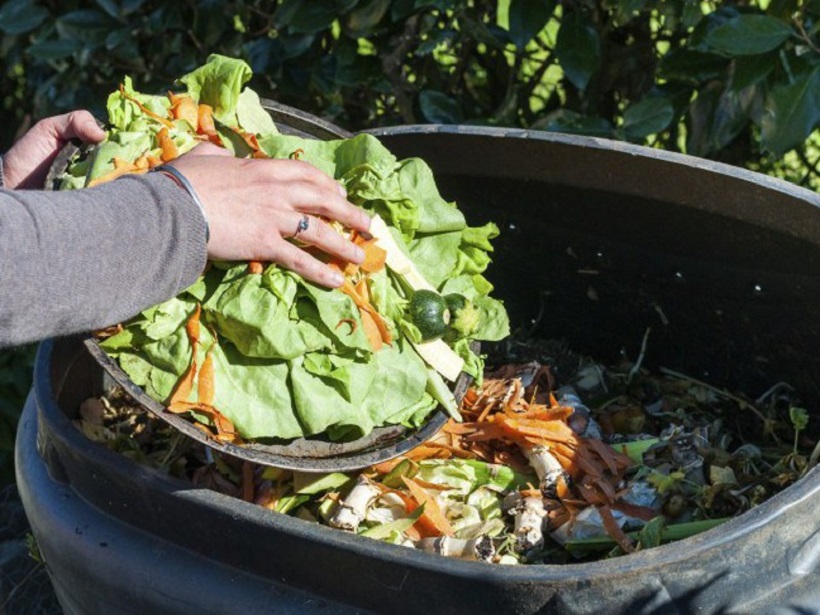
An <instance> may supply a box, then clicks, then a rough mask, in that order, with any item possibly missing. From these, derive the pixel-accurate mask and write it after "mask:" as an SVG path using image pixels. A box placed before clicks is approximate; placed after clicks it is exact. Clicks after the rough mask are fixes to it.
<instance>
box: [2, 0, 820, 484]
mask: <svg viewBox="0 0 820 615" xmlns="http://www.w3.org/2000/svg"><path fill="white" fill-rule="evenodd" d="M210 53H221V54H225V55H229V56H235V57H242V58H244V59H246V60H247V61H248V62H249V63H250V65H251V67H252V68H253V71H254V78H253V81H252V83H251V86H252V87H253V88H254V89H255V90H257V92H259V93H260V94H261V95H262V96H263V97H267V98H271V99H274V100H278V101H279V102H283V103H286V104H289V105H292V106H295V107H298V108H300V109H303V110H305V111H309V112H312V113H315V114H318V115H320V116H322V117H325V118H326V119H329V120H331V121H333V122H335V123H337V124H339V125H341V126H344V127H346V128H348V129H350V130H358V129H363V128H369V127H374V126H384V125H394V124H412V123H448V124H449V123H469V124H484V125H495V126H512V127H522V128H531V129H537V130H552V131H560V132H570V133H576V134H582V135H590V136H598V137H606V138H613V139H620V140H627V141H631V142H633V143H638V144H643V145H648V146H651V147H659V148H664V149H668V150H672V151H680V152H684V153H688V154H691V155H695V156H700V157H705V158H710V159H714V160H719V161H722V162H726V163H729V164H733V165H738V166H742V167H746V168H750V169H753V170H757V171H760V172H763V173H767V174H771V175H776V176H778V177H781V178H784V179H786V180H788V181H792V182H795V183H797V184H800V185H803V186H806V187H808V188H810V189H813V190H817V189H818V188H820V136H818V133H819V132H820V131H818V130H817V128H818V125H820V0H805V1H799V0H771V1H765V0H758V1H748V2H733V1H728V2H695V1H691V0H666V1H664V0H575V1H572V0H568V1H565V2H558V1H557V0H499V1H495V2H491V1H483V0H471V1H466V2H455V1H453V0H284V1H282V0H280V1H279V2H270V1H268V2H262V1H256V2H238V1H233V2H232V1H228V0H202V1H199V2H194V1H191V0H189V1H180V0H159V1H153V2H152V1H146V0H119V1H117V0H96V1H92V0H79V1H78V0H74V1H72V0H67V1H66V0H60V1H59V2H57V1H56V0H53V1H39V2H32V1H31V0H10V1H6V2H2V3H0V54H2V57H3V58H4V62H3V67H2V74H0V92H1V93H2V101H1V103H0V123H1V125H2V126H4V127H5V129H4V131H3V134H2V143H0V148H2V149H6V148H7V147H8V146H9V145H10V144H11V142H12V141H13V139H14V138H15V136H16V135H19V134H21V132H22V131H24V130H26V129H27V128H28V127H30V126H31V124H32V123H33V122H35V121H36V120H37V119H39V118H42V117H46V116H48V115H52V114H55V113H60V112H64V111H67V110H72V109H76V108H88V109H91V110H92V111H93V112H94V113H96V114H97V115H98V116H99V117H101V118H104V114H103V112H102V110H103V109H104V106H105V100H106V97H107V95H108V93H109V92H111V91H112V90H113V89H115V88H116V87H117V86H118V84H119V83H120V81H121V80H122V78H123V77H124V76H125V75H130V76H131V77H132V78H133V79H134V82H135V86H136V87H137V88H138V89H139V90H141V91H150V92H163V91H165V90H167V89H168V88H169V86H170V85H171V84H172V81H173V79H174V78H175V77H178V76H181V75H182V74H184V73H186V72H188V71H189V70H191V69H193V68H195V67H196V66H198V65H200V64H202V63H203V62H204V61H205V59H206V58H207V56H208V55H209V54H210ZM32 357H33V349H32V348H26V349H18V350H11V351H9V350H6V351H2V352H0V455H2V457H0V482H2V481H8V480H11V479H12V478H13V474H12V469H11V468H12V466H11V451H12V447H13V433H14V426H15V424H16V419H17V416H18V413H19V409H20V407H21V406H22V402H23V399H24V395H25V393H26V391H27V390H28V387H29V385H30V378H31V364H32V360H33V359H32Z"/></svg>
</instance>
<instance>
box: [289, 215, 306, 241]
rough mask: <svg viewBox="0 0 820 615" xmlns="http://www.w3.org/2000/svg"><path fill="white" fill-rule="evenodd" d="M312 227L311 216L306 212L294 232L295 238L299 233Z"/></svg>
mask: <svg viewBox="0 0 820 615" xmlns="http://www.w3.org/2000/svg"><path fill="white" fill-rule="evenodd" d="M308 228H310V218H309V217H308V216H307V214H305V215H304V216H302V219H301V220H299V224H297V225H296V230H295V231H294V233H293V236H294V238H295V237H298V236H299V233H303V232H304V231H306V230H308Z"/></svg>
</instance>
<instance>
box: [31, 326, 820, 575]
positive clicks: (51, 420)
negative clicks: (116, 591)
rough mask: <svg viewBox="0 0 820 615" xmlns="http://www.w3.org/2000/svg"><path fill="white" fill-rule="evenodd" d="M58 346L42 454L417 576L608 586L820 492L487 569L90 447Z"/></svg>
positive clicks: (819, 486)
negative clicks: (564, 555)
mask: <svg viewBox="0 0 820 615" xmlns="http://www.w3.org/2000/svg"><path fill="white" fill-rule="evenodd" d="M56 341H57V340H55V339H53V338H52V339H47V340H44V341H43V342H41V343H40V345H39V347H38V349H37V357H36V360H35V366H34V394H35V399H36V401H37V405H38V408H39V410H40V412H39V416H38V421H39V420H40V419H44V420H45V422H46V425H40V426H39V427H38V432H39V434H40V435H39V436H38V448H41V447H42V443H41V440H43V439H44V440H49V439H51V440H53V441H55V442H57V443H58V444H57V445H56V446H55V445H54V443H53V442H52V443H51V447H52V448H53V449H54V450H55V451H56V454H57V457H58V458H59V457H60V455H59V452H60V448H61V447H65V448H68V449H73V450H74V451H76V453H77V454H78V455H79V456H81V457H83V458H85V459H86V460H90V461H91V463H92V464H95V465H97V466H99V467H105V468H106V469H107V470H108V471H112V472H115V473H116V474H117V475H118V477H119V478H120V479H121V480H123V481H128V482H133V481H135V480H140V479H147V480H151V481H153V482H154V483H156V484H155V487H156V488H157V489H159V490H161V491H164V492H165V493H166V494H167V495H170V496H174V497H185V498H190V500H192V501H193V502H194V503H195V504H197V505H200V506H206V507H210V508H216V509H218V510H219V511H230V514H229V515H228V516H229V517H230V518H232V519H235V520H238V519H240V518H241V519H244V520H245V521H248V522H250V523H252V524H255V525H262V526H264V527H266V528H268V529H271V530H278V531H283V532H286V533H288V534H290V535H292V536H295V537H297V538H300V539H303V540H308V541H312V542H315V543H319V544H322V545H324V546H327V547H334V548H338V549H343V550H346V551H352V552H354V553H356V554H359V555H364V556H368V557H372V556H374V555H378V557H379V558H381V559H382V560H386V561H390V562H392V563H395V564H402V565H405V566H407V565H412V566H414V567H416V568H426V569H428V570H429V569H430V568H434V569H435V571H436V572H440V573H442V574H448V575H459V576H470V577H475V576H476V572H477V571H480V572H481V573H482V574H481V576H483V577H484V578H485V579H487V580H492V579H498V580H510V581H517V582H521V581H524V582H526V581H540V582H543V581H545V580H554V581H563V580H568V579H572V578H575V577H576V576H577V575H576V574H574V573H576V572H577V571H578V570H579V567H583V571H584V577H585V578H590V577H594V578H606V577H613V576H616V575H618V576H619V575H623V574H624V573H629V572H636V571H640V570H642V569H645V568H646V567H647V566H658V565H668V564H674V563H683V562H686V561H689V560H692V559H695V558H699V557H702V556H703V554H704V553H705V552H707V551H709V550H713V549H718V548H720V547H722V546H723V545H725V544H727V543H730V542H732V541H734V540H735V539H738V538H741V537H743V536H745V535H747V534H749V533H751V532H753V531H755V530H757V529H759V528H761V527H763V526H764V525H766V524H768V523H770V522H772V521H774V520H776V519H778V518H779V517H781V516H783V514H784V513H785V512H786V511H787V510H789V509H790V508H792V507H793V506H796V505H798V504H800V503H801V502H803V501H804V500H806V499H807V498H809V497H811V496H812V495H814V494H815V493H816V492H818V491H820V468H818V467H815V468H813V469H812V470H811V471H810V472H809V473H808V474H807V475H806V476H804V477H803V478H801V479H800V480H799V481H797V482H796V483H795V484H794V485H791V486H790V487H788V488H787V489H785V490H783V491H781V492H780V493H778V494H776V495H774V496H772V497H771V498H770V499H769V500H767V501H765V502H764V503H762V504H760V505H758V506H757V507H755V508H753V509H751V510H749V511H747V512H746V513H744V514H742V515H740V516H738V517H735V518H732V519H730V520H729V521H727V522H726V523H724V524H721V525H720V526H718V527H715V528H712V529H710V530H707V531H705V532H702V533H700V534H697V535H695V536H692V537H689V538H685V539H682V540H678V541H675V542H672V543H668V544H665V545H661V546H658V547H655V548H653V549H648V550H646V551H639V552H637V553H633V554H630V555H625V556H621V557H617V558H613V559H609V560H600V561H594V562H585V563H577V564H576V563H570V564H537V565H522V566H501V565H488V564H486V563H483V562H470V561H464V560H456V559H451V558H446V557H442V556H439V555H434V554H430V553H425V552H420V551H417V550H413V549H408V548H407V547H402V546H399V545H394V544H389V543H384V542H381V541H377V540H372V539H368V538H364V537H360V536H354V535H349V534H347V533H345V532H342V531H340V530H336V529H332V528H329V527H325V526H323V525H321V524H319V523H313V522H310V521H305V520H302V519H298V518H293V517H290V516H288V515H283V514H275V513H273V514H272V513H271V512H270V511H268V510H267V509H264V508H262V507H260V506H257V505H254V504H251V503H248V502H244V501H242V500H241V499H238V498H233V497H230V496H228V495H224V494H222V493H219V492H217V491H212V490H209V489H206V488H199V487H195V486H193V485H192V484H191V483H189V482H187V481H184V480H181V479H177V478H174V477H172V476H169V475H166V474H163V473H161V472H159V471H157V470H155V469H153V468H149V467H146V466H141V465H140V464H138V463H136V462H134V461H132V460H130V459H128V458H126V457H124V456H122V455H119V454H117V453H115V452H113V451H111V450H109V449H107V448H105V447H104V446H102V445H101V444H98V443H96V442H93V441H91V440H89V439H88V438H86V437H85V436H84V435H83V434H82V433H81V432H80V431H79V430H78V429H77V428H76V427H75V426H74V425H73V424H72V422H71V420H70V419H69V418H68V416H67V415H66V414H65V413H64V412H63V411H62V410H61V409H60V407H59V406H58V405H57V402H56V400H55V398H54V395H53V392H54V386H53V384H54V383H53V381H52V373H53V372H52V368H53V365H52V359H53V356H52V355H53V350H54V346H55V342H56ZM78 343H79V342H78ZM68 371H70V367H66V372H68ZM64 376H65V374H64ZM41 456H42V452H41ZM62 462H63V460H62V459H60V460H59V463H62ZM69 484H70V483H69ZM71 487H72V489H75V486H74V485H71ZM77 493H78V495H79V496H80V497H81V498H82V499H84V500H86V501H87V502H88V503H89V504H90V505H92V506H94V507H95V508H98V509H101V507H100V506H99V505H98V503H97V501H95V500H98V499H99V498H95V497H93V494H92V495H89V494H85V493H82V492H79V491H77ZM109 503H111V502H109ZM101 510H103V509H101ZM129 525H132V524H129ZM132 526H133V525H132ZM140 529H143V528H140ZM545 573H546V574H545Z"/></svg>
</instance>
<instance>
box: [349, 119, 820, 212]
mask: <svg viewBox="0 0 820 615" xmlns="http://www.w3.org/2000/svg"><path fill="white" fill-rule="evenodd" d="M362 132H363V133H366V134H370V135H373V136H375V137H382V136H385V137H392V136H406V135H418V134H446V135H466V136H475V137H493V138H515V139H528V140H533V141H547V142H551V143H559V144H562V145H572V146H576V147H584V148H594V149H596V150H602V151H606V152H613V151H614V152H617V153H619V154H624V155H629V156H638V157H641V158H645V159H649V160H657V161H661V162H671V163H674V164H676V165H682V166H685V167H689V168H692V169H698V170H700V171H708V172H711V173H716V174H719V175H728V176H730V177H732V178H736V179H742V180H746V181H749V182H751V183H754V184H759V185H765V186H766V187H767V188H772V189H775V190H777V191H778V192H782V193H785V194H788V195H790V196H795V197H798V198H802V199H807V200H808V201H809V202H810V203H811V202H812V201H814V202H813V203H812V204H813V205H815V206H817V207H820V195H818V194H816V193H815V192H813V191H812V190H809V189H808V188H803V187H802V186H798V185H796V184H793V183H791V182H789V181H786V180H785V179H780V178H777V177H772V176H769V175H765V174H763V173H758V172H757V171H752V170H749V169H744V168H743V167H736V166H733V165H730V164H727V163H725V162H718V161H716V160H709V159H707V158H700V157H698V156H692V155H690V154H683V153H680V152H672V151H669V150H662V149H657V148H653V147H649V146H646V145H637V144H635V143H629V142H627V141H618V140H615V139H607V138H605V137H590V136H584V135H573V134H567V133H560V132H551V131H547V130H530V129H527V128H504V127H500V126H472V125H465V124H402V125H401V126H386V127H380V128H371V129H368V130H364V131H362Z"/></svg>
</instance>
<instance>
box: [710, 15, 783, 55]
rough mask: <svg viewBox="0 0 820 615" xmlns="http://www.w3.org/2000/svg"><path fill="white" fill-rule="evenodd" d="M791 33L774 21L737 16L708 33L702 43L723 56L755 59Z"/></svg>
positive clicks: (765, 16)
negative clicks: (756, 55) (743, 56)
mask: <svg viewBox="0 0 820 615" xmlns="http://www.w3.org/2000/svg"><path fill="white" fill-rule="evenodd" d="M793 32H794V31H793V30H792V28H791V26H789V25H788V24H787V23H785V22H783V21H781V20H779V19H777V18H775V17H770V16H768V15H739V16H737V17H735V18H733V19H730V20H729V21H727V22H726V23H724V24H722V25H720V26H718V27H717V28H715V29H714V30H712V31H711V32H709V34H707V35H706V38H705V39H704V43H705V44H706V45H707V46H709V47H711V48H712V49H714V50H715V51H717V52H719V53H723V54H726V55H732V56H742V55H755V54H758V53H766V52H767V51H772V50H773V49H777V48H778V47H779V46H780V45H781V44H783V42H785V41H786V39H787V38H789V36H791V35H792V33H793Z"/></svg>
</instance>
